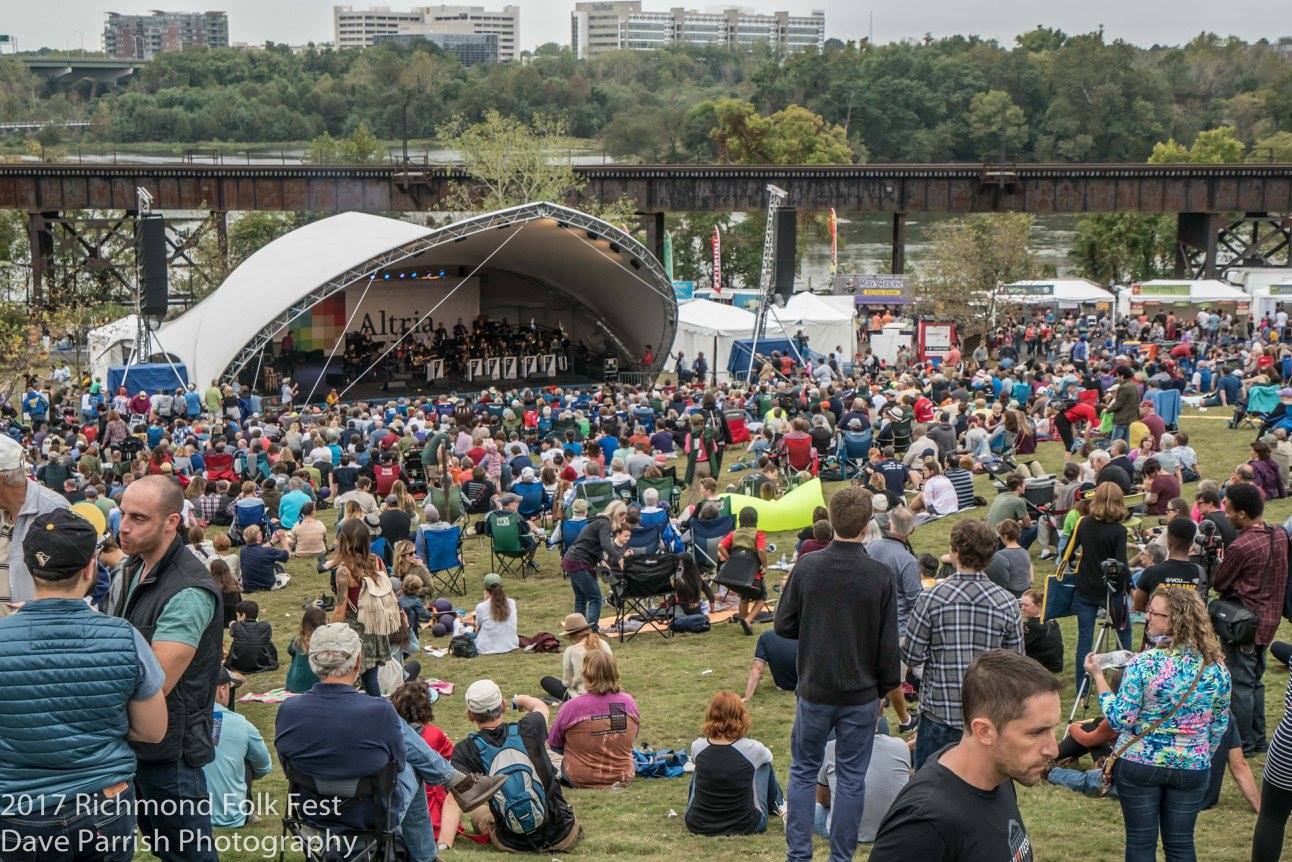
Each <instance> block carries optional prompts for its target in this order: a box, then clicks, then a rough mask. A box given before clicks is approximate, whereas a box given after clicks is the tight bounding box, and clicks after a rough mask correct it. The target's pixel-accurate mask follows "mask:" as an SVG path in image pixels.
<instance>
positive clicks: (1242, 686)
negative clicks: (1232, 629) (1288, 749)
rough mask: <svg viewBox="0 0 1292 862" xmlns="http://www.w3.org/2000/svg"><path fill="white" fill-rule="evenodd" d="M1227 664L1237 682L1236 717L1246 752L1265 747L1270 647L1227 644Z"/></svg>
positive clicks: (1233, 680) (1234, 704)
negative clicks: (1268, 652)
mask: <svg viewBox="0 0 1292 862" xmlns="http://www.w3.org/2000/svg"><path fill="white" fill-rule="evenodd" d="M1224 650H1225V666H1226V667H1228V668H1229V678H1230V679H1231V680H1232V682H1233V694H1232V701H1233V710H1234V721H1236V722H1237V723H1238V735H1239V737H1241V738H1242V740H1243V753H1244V754H1251V753H1252V752H1253V751H1257V750H1263V749H1264V748H1265V747H1266V746H1267V745H1268V743H1267V741H1266V739H1265V651H1266V647H1263V646H1256V645H1255V644H1250V645H1248V646H1245V647H1234V646H1225V647H1224Z"/></svg>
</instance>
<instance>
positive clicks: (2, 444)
mask: <svg viewBox="0 0 1292 862" xmlns="http://www.w3.org/2000/svg"><path fill="white" fill-rule="evenodd" d="M26 460H27V456H26V452H24V451H23V448H22V444H21V443H19V442H18V441H17V440H15V439H13V438H12V437H10V436H9V435H8V434H0V470H5V471H8V470H20V469H22V466H23V464H24V463H25V462H26Z"/></svg>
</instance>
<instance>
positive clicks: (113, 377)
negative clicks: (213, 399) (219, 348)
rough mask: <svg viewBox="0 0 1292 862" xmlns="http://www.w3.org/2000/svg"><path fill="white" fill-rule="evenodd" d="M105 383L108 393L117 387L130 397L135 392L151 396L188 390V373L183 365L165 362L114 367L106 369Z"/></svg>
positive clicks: (114, 390)
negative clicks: (122, 387) (122, 388)
mask: <svg viewBox="0 0 1292 862" xmlns="http://www.w3.org/2000/svg"><path fill="white" fill-rule="evenodd" d="M107 383H108V392H109V393H113V392H116V391H117V387H119V386H125V387H126V391H127V392H128V393H129V394H131V395H133V394H135V393H136V392H147V393H148V394H150V395H153V394H156V393H158V392H163V391H164V392H174V391H175V390H176V389H186V388H188V373H187V371H186V370H185V368H184V366H183V365H170V364H169V363H165V362H152V363H143V364H140V365H125V366H122V365H114V366H112V367H111V368H109V369H108V379H107Z"/></svg>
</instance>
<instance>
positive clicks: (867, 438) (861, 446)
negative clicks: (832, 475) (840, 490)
mask: <svg viewBox="0 0 1292 862" xmlns="http://www.w3.org/2000/svg"><path fill="white" fill-rule="evenodd" d="M874 439H875V432H874V431H872V430H871V429H869V428H867V429H866V430H865V431H844V432H843V433H842V434H840V435H839V448H838V449H837V450H836V451H835V457H836V458H837V459H838V461H839V470H840V471H841V473H842V474H843V478H844V480H845V481H847V480H849V479H851V478H852V477H853V476H859V475H861V473H862V470H863V469H864V468H865V466H866V462H867V461H868V460H870V445H871V442H872V441H873V440H874Z"/></svg>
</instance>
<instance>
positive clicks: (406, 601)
mask: <svg viewBox="0 0 1292 862" xmlns="http://www.w3.org/2000/svg"><path fill="white" fill-rule="evenodd" d="M400 544H401V545H404V544H410V545H411V544H412V542H400ZM422 584H423V581H422V579H421V578H420V577H418V576H417V575H405V576H404V579H403V581H401V582H400V588H399V589H400V592H399V610H400V611H401V612H402V613H403V614H404V616H406V617H408V646H407V649H406V651H407V653H408V654H409V655H417V654H418V652H417V651H418V650H419V649H420V647H419V646H418V643H417V632H418V630H419V629H420V628H421V627H422V623H429V622H431V621H432V620H433V619H435V615H434V614H432V613H431V612H430V610H428V609H427V607H426V603H425V602H423V601H422Z"/></svg>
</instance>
